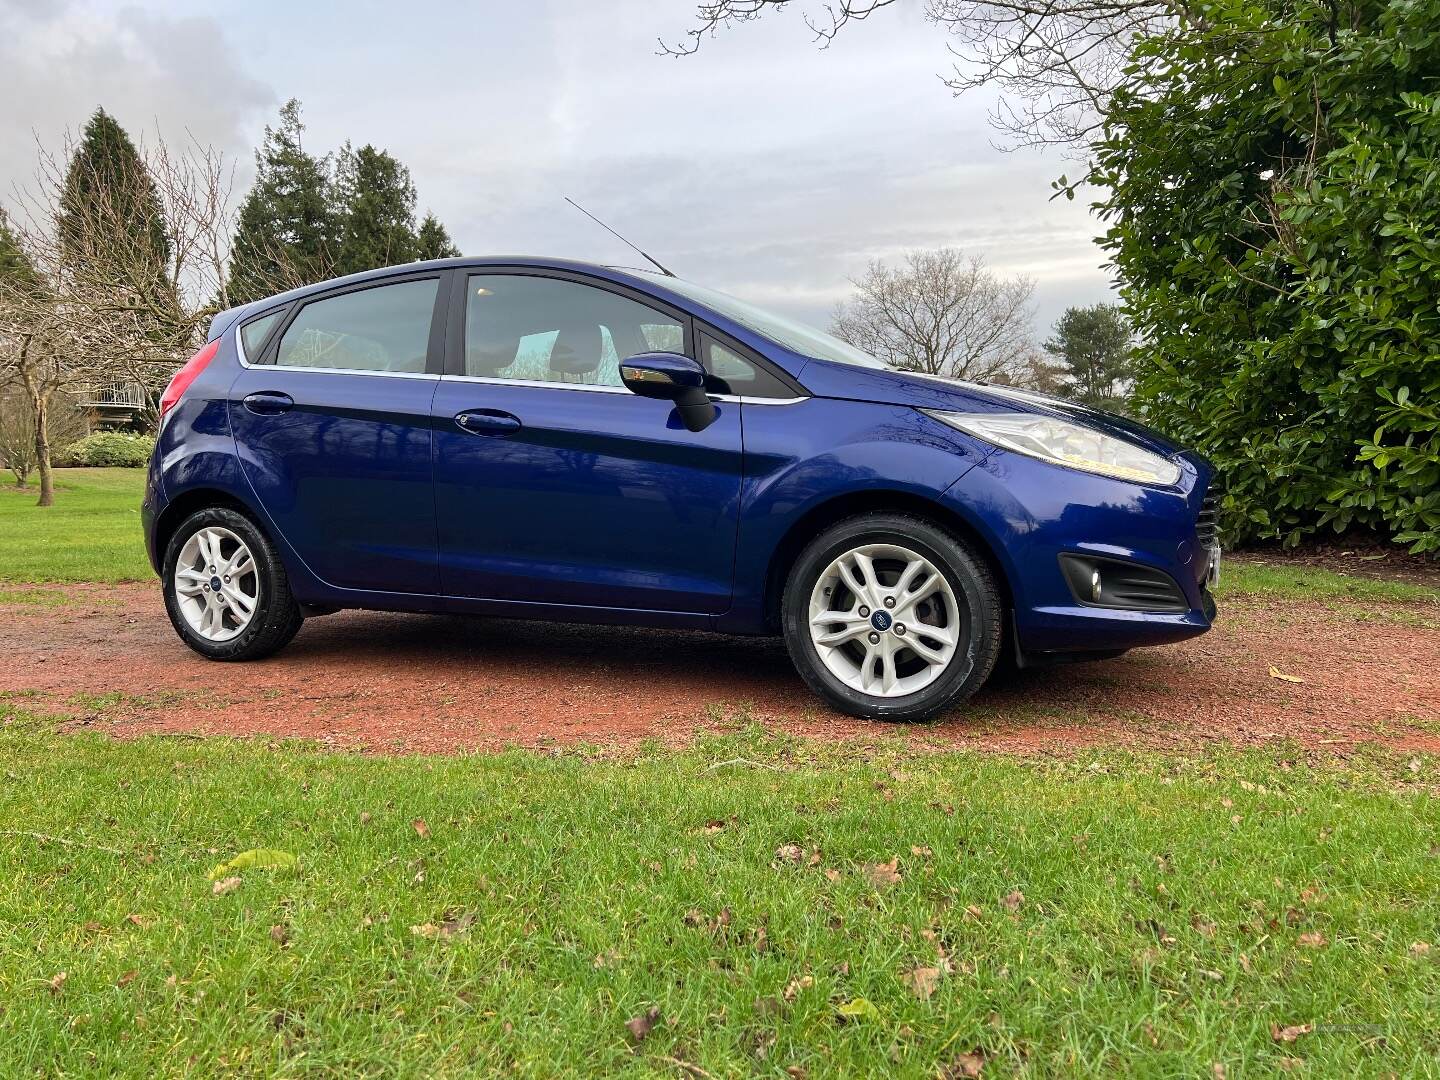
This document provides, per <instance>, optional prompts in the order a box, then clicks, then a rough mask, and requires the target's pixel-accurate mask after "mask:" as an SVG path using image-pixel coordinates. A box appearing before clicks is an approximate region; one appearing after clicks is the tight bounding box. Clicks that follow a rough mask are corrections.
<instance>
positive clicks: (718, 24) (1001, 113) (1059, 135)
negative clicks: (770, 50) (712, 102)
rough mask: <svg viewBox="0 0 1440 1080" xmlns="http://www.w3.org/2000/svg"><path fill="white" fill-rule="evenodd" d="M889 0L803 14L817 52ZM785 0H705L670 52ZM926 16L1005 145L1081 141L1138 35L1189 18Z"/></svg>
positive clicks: (952, 76)
mask: <svg viewBox="0 0 1440 1080" xmlns="http://www.w3.org/2000/svg"><path fill="white" fill-rule="evenodd" d="M895 2H896V0H842V2H840V3H824V4H819V5H818V6H817V7H816V8H815V9H813V10H812V11H807V12H806V13H805V14H804V16H803V17H804V19H805V23H806V25H807V26H809V27H810V29H811V31H812V32H813V33H814V34H815V38H816V41H817V42H818V43H819V44H820V46H821V47H824V46H826V45H828V44H829V43H830V42H831V41H832V40H833V39H834V38H835V36H836V35H837V34H838V33H840V31H841V30H843V29H844V28H845V27H847V26H849V25H850V24H851V23H856V22H861V21H863V20H865V19H867V18H869V17H870V16H872V15H874V14H875V13H876V12H878V11H880V10H881V9H882V8H886V7H890V6H891V5H892V4H894V3H895ZM787 6H788V0H704V2H702V3H699V4H698V5H697V6H696V12H695V23H694V25H693V26H692V27H691V28H690V29H689V30H687V31H686V32H685V38H684V40H682V41H680V42H676V43H667V42H666V41H665V40H663V39H662V40H661V42H660V51H661V52H662V53H664V54H668V55H671V56H686V55H689V54H692V53H694V52H697V51H698V50H699V48H700V46H701V44H702V43H703V42H704V41H705V40H706V39H707V38H710V37H713V36H714V35H715V34H716V33H717V32H719V31H720V30H723V29H726V28H728V27H731V26H734V25H737V24H741V23H748V22H754V21H755V20H757V19H759V18H761V17H762V16H764V15H765V14H766V13H768V12H771V11H776V12H778V11H781V10H783V9H784V8H786V7H787ZM924 11H925V18H926V19H927V20H928V21H929V22H930V23H932V24H934V25H935V26H937V27H940V28H941V29H942V30H944V31H945V33H947V34H948V35H949V37H950V39H951V40H950V52H951V54H952V55H953V56H954V57H955V63H954V66H953V68H952V70H951V71H950V73H949V74H948V75H945V76H943V81H944V83H945V85H946V86H948V87H949V88H950V89H951V90H953V91H954V92H955V93H956V94H961V93H964V92H965V91H967V90H973V89H976V88H978V87H982V86H995V87H998V88H999V89H1000V90H1001V91H1003V93H1004V95H1005V96H1004V97H1003V98H1002V99H1001V101H1000V102H999V104H998V105H997V106H996V107H995V109H994V111H993V112H992V113H991V117H990V120H991V123H992V125H994V126H995V127H996V128H997V129H998V130H999V131H1000V132H1002V133H1003V134H1004V136H1005V137H1006V138H1007V139H1008V140H1009V141H1010V142H1011V143H1012V145H1020V146H1034V145H1046V144H1058V145H1062V146H1067V147H1072V148H1074V147H1077V146H1079V145H1083V144H1084V143H1085V142H1086V141H1087V139H1088V138H1089V137H1090V136H1091V135H1092V134H1093V133H1094V132H1095V131H1096V130H1097V129H1098V127H1099V126H1100V123H1101V117H1102V116H1103V115H1104V113H1105V110H1106V108H1107V106H1108V104H1109V100H1110V95H1111V94H1112V93H1113V91H1114V90H1115V88H1116V86H1117V85H1118V84H1119V82H1120V78H1121V75H1122V69H1123V66H1124V63H1125V60H1126V57H1127V56H1128V55H1129V52H1130V49H1131V46H1132V45H1133V43H1134V41H1135V39H1136V38H1137V37H1139V36H1141V35H1149V34H1156V33H1161V32H1163V31H1165V30H1166V29H1168V28H1170V27H1173V26H1175V25H1177V24H1178V23H1179V21H1180V20H1182V19H1194V18H1195V17H1196V15H1195V12H1193V11H1192V10H1191V9H1190V8H1189V7H1188V6H1187V4H1186V3H1184V0H925V7H924Z"/></svg>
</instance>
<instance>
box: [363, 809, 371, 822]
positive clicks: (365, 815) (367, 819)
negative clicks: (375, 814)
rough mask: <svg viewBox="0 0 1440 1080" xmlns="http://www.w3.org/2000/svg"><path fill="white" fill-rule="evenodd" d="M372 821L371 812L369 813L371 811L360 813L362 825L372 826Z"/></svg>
mask: <svg viewBox="0 0 1440 1080" xmlns="http://www.w3.org/2000/svg"><path fill="white" fill-rule="evenodd" d="M370 821H371V818H370V811H369V810H362V811H361V812H360V824H361V825H369V824H370Z"/></svg>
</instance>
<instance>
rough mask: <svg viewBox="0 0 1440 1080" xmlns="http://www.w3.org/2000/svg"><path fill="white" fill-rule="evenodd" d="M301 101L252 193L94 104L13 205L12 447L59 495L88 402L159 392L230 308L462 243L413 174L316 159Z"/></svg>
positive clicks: (200, 151)
mask: <svg viewBox="0 0 1440 1080" xmlns="http://www.w3.org/2000/svg"><path fill="white" fill-rule="evenodd" d="M302 131H303V125H302V124H301V121H300V105H299V102H296V101H293V100H292V101H290V102H288V103H287V104H286V105H285V107H284V108H283V109H282V110H281V112H280V119H279V123H278V124H277V125H276V126H275V127H273V128H266V131H265V138H264V141H263V143H262V145H261V146H260V148H259V149H258V150H257V151H256V154H255V159H256V177H255V183H254V185H253V187H252V188H251V190H250V191H249V192H248V193H247V194H246V195H245V196H244V198H243V199H241V200H239V203H238V206H237V205H236V200H235V199H234V198H233V197H232V191H231V188H230V176H231V167H230V164H229V163H228V162H227V161H226V160H225V158H224V156H223V155H222V154H220V153H219V152H218V151H215V150H213V149H211V148H209V147H205V146H201V145H198V144H193V143H187V144H184V145H181V146H171V145H167V144H166V143H164V142H163V141H159V142H156V143H155V144H153V145H150V146H147V147H140V146H137V145H136V143H135V142H134V140H132V139H131V137H130V136H129V134H128V133H127V132H126V131H125V130H124V128H123V127H121V125H120V124H119V122H118V121H117V120H116V119H115V118H114V117H113V116H111V115H110V114H109V113H107V112H105V110H104V109H98V110H96V112H95V114H94V115H93V116H92V117H91V118H90V120H89V121H88V122H87V123H86V125H85V127H84V129H83V131H82V132H81V134H80V137H79V138H78V140H75V141H73V142H72V141H70V140H68V139H67V140H66V142H65V143H64V144H63V145H62V147H61V148H60V150H59V151H56V152H51V151H44V150H42V151H41V152H40V154H39V156H38V159H37V163H36V170H35V184H34V186H33V188H31V189H30V190H28V191H26V192H24V193H22V195H21V196H20V197H19V198H18V199H17V200H16V203H15V205H14V206H13V207H12V208H11V209H9V210H7V209H4V208H0V456H3V464H4V465H5V467H7V468H9V469H10V470H11V472H12V473H13V474H14V475H15V477H16V480H17V482H18V483H19V484H21V485H22V486H24V485H25V484H26V482H27V481H28V477H29V475H30V473H31V472H32V471H33V472H35V473H38V477H39V499H40V503H41V505H49V504H50V503H51V502H53V500H54V483H53V478H52V474H51V464H52V457H53V449H54V443H53V438H52V436H53V435H54V434H55V432H56V431H57V430H62V431H63V433H64V435H65V437H67V438H69V437H73V435H74V428H75V424H74V422H73V418H74V411H75V405H74V402H76V401H77V400H84V399H86V398H87V397H93V396H94V395H96V394H99V393H105V392H112V391H113V388H114V387H116V386H123V387H126V388H132V387H133V388H138V390H139V392H140V400H141V402H142V410H145V411H148V412H149V415H150V418H151V419H152V420H153V415H154V414H153V410H154V406H155V403H156V401H157V400H158V397H159V392H160V390H161V389H162V388H163V386H164V385H165V382H166V381H167V380H168V379H169V377H170V375H171V374H173V372H174V371H175V369H176V368H177V367H178V366H179V365H180V364H181V363H182V362H183V361H184V359H185V357H186V356H188V355H189V354H190V353H191V352H193V351H194V350H195V349H196V348H198V347H199V345H200V344H201V343H203V341H204V338H205V331H206V327H207V326H208V324H209V321H210V319H211V318H212V317H213V316H214V315H215V313H216V312H218V311H220V310H222V309H224V308H228V307H233V306H235V305H237V304H243V303H247V302H249V301H252V300H256V299H259V298H261V297H264V296H268V295H271V294H273V293H276V292H280V291H283V290H285V289H288V288H292V287H295V286H298V285H303V284H308V283H310V282H314V281H320V280H324V279H325V278H329V277H333V276H335V275H337V274H348V273H355V272H358V271H361V270H368V269H373V268H375V267H378V266H385V265H389V264H392V263H403V262H410V261H413V260H416V259H429V258H443V257H446V256H452V255H458V254H459V251H458V250H457V249H456V247H455V245H454V243H453V242H452V241H451V239H450V236H449V234H448V233H447V232H446V230H445V227H444V226H443V225H441V224H440V222H439V221H438V220H437V219H436V218H435V216H434V215H433V214H429V213H427V214H426V215H425V216H424V217H423V219H421V220H419V221H418V222H417V220H416V211H415V207H416V192H415V186H414V183H413V182H412V181H411V178H410V173H409V170H408V169H406V168H405V166H404V165H402V164H401V163H400V162H399V161H397V160H396V159H395V158H394V157H393V156H392V155H390V154H388V153H386V152H385V151H384V150H380V149H377V148H376V147H374V146H372V145H369V144H366V145H364V146H361V147H360V148H359V149H355V148H354V147H353V146H352V145H351V144H350V143H348V142H347V143H346V144H345V145H343V146H342V147H341V148H340V149H339V151H337V152H336V153H333V154H326V155H323V156H318V157H317V156H315V155H312V154H310V153H307V151H306V150H305V148H304V147H303V145H302V143H301V139H300V136H301V132H302Z"/></svg>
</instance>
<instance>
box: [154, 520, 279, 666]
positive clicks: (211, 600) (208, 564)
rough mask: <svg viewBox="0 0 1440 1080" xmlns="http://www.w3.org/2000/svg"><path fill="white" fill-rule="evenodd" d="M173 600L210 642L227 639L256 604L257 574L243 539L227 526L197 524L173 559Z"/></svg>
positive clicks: (192, 626)
mask: <svg viewBox="0 0 1440 1080" xmlns="http://www.w3.org/2000/svg"><path fill="white" fill-rule="evenodd" d="M172 588H173V589H174V590H175V599H176V601H177V603H178V606H179V608H180V614H181V615H182V616H183V617H184V619H185V622H186V625H188V626H189V627H190V629H191V630H193V631H194V632H195V633H196V634H198V635H199V636H200V637H203V638H205V639H207V640H209V641H229V640H231V639H232V638H235V637H238V636H239V635H240V633H241V632H242V631H244V629H245V628H246V627H247V626H249V625H250V620H251V619H252V618H254V616H255V611H256V609H257V608H258V607H259V606H260V575H259V573H258V572H257V567H256V565H255V557H254V555H253V554H251V551H250V548H249V547H247V546H246V544H245V541H243V540H241V539H240V537H238V536H236V535H235V534H234V533H233V532H231V531H230V530H229V529H225V528H221V527H219V526H214V525H208V526H206V527H204V528H202V529H198V530H197V531H196V532H195V533H194V534H193V535H192V536H191V537H190V539H188V540H186V541H185V546H184V547H182V548H181V549H180V555H179V557H178V558H177V559H176V560H175V573H174V583H173V585H172Z"/></svg>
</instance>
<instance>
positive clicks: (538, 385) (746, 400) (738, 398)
mask: <svg viewBox="0 0 1440 1080" xmlns="http://www.w3.org/2000/svg"><path fill="white" fill-rule="evenodd" d="M289 370H292V371H296V370H299V369H298V368H291V369H289ZM441 378H443V379H444V380H445V381H446V382H465V383H480V384H482V385H491V386H528V387H530V388H532V389H537V390H582V391H584V392H586V393H589V394H629V393H630V391H629V390H628V389H627V388H625V387H623V386H609V385H601V384H598V383H567V382H550V381H549V380H546V379H496V378H492V377H491V376H489V375H444V376H441ZM708 396H709V398H710V400H711V401H728V402H731V403H733V404H736V405H798V404H799V403H800V402H802V401H809V400H810V399H809V398H808V397H793V398H765V397H746V396H745V395H743V394H710V395H708Z"/></svg>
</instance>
